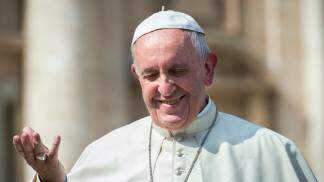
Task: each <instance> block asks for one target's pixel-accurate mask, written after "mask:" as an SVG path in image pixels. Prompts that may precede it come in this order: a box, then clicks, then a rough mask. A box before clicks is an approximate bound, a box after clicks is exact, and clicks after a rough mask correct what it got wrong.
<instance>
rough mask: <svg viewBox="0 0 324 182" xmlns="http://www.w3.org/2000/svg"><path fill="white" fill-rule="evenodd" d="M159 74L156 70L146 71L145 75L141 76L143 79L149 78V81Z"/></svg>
mask: <svg viewBox="0 0 324 182" xmlns="http://www.w3.org/2000/svg"><path fill="white" fill-rule="evenodd" d="M158 76H159V73H158V72H156V73H147V74H145V75H143V78H144V79H145V80H149V81H154V80H155V79H157V78H158Z"/></svg>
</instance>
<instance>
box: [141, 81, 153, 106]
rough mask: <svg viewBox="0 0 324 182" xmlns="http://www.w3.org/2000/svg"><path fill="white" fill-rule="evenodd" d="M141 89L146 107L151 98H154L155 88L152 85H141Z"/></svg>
mask: <svg viewBox="0 0 324 182" xmlns="http://www.w3.org/2000/svg"><path fill="white" fill-rule="evenodd" d="M141 87H142V95H143V99H144V102H145V104H146V105H149V104H150V101H151V100H152V98H153V97H154V94H155V90H156V89H155V86H154V85H152V84H145V83H143V84H141Z"/></svg>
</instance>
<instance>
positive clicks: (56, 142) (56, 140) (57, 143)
mask: <svg viewBox="0 0 324 182" xmlns="http://www.w3.org/2000/svg"><path fill="white" fill-rule="evenodd" d="M60 143H61V136H60V135H56V136H55V138H54V141H53V144H52V148H51V149H50V151H49V157H50V158H55V157H57V155H58V150H59V146H60Z"/></svg>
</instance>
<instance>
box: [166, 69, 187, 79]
mask: <svg viewBox="0 0 324 182" xmlns="http://www.w3.org/2000/svg"><path fill="white" fill-rule="evenodd" d="M186 73H188V69H187V68H172V69H170V70H169V74H170V75H173V76H176V77H178V76H183V75H185V74H186Z"/></svg>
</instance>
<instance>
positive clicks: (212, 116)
mask: <svg viewBox="0 0 324 182" xmlns="http://www.w3.org/2000/svg"><path fill="white" fill-rule="evenodd" d="M131 50H132V55H133V58H134V63H133V65H132V67H131V69H132V72H133V73H134V76H135V77H136V78H137V79H138V81H139V82H140V85H141V88H142V95H143V98H144V102H145V105H146V107H147V109H148V111H149V113H150V116H148V117H145V118H142V119H140V120H138V121H135V122H133V123H131V124H129V125H127V126H124V127H122V128H119V129H116V130H114V131H112V132H111V133H109V134H107V135H105V136H103V137H102V138H100V139H98V140H97V141H95V142H93V143H92V144H90V145H89V146H88V147H87V148H86V149H85V150H84V152H83V153H82V155H81V157H80V158H79V160H78V161H77V163H76V164H75V166H74V167H73V168H72V170H71V172H70V173H69V174H68V175H66V174H65V171H64V168H63V167H62V165H61V163H60V162H59V160H58V157H57V152H58V147H59V143H60V140H61V139H60V137H59V136H57V137H56V139H55V140H54V143H53V147H52V149H51V150H48V149H47V148H46V147H45V146H44V145H43V144H42V143H41V139H40V136H39V135H38V133H36V132H35V131H33V130H32V129H31V128H25V129H24V131H23V133H22V134H21V135H16V136H15V137H14V139H13V143H14V145H15V147H16V149H17V151H18V152H19V153H20V154H21V155H22V156H24V157H25V159H26V161H27V162H28V163H29V164H30V165H31V166H32V167H33V168H34V169H35V170H36V172H37V173H38V177H39V179H38V178H37V177H35V179H34V180H35V181H36V180H41V181H64V180H68V181H86V182H91V181H93V182H98V181H151V182H152V181H181V182H182V181H192V182H199V181H204V182H208V181H210V182H212V181H236V182H239V181H249V182H260V181H269V182H274V181H316V178H315V177H314V175H313V173H312V171H311V170H310V168H309V167H308V165H307V163H306V162H305V160H304V159H303V157H302V155H301V154H300V152H299V151H298V149H297V148H296V146H295V145H294V144H293V143H292V142H291V141H290V140H289V139H287V138H285V137H283V136H281V135H279V134H277V133H275V132H273V131H271V130H268V129H266V128H262V127H260V126H257V125H254V124H252V123H249V122H247V121H245V120H243V119H240V118H238V117H235V116H232V115H229V114H225V113H222V112H219V111H218V109H217V107H216V106H215V104H214V102H213V100H212V99H211V98H209V97H208V95H207V94H206V90H205V88H206V87H207V86H210V85H211V84H212V81H213V77H214V69H215V66H216V63H217V59H216V56H215V55H214V54H213V53H211V52H210V50H209V48H208V45H207V43H206V40H205V38H204V31H203V30H202V29H201V27H200V26H199V25H198V23H197V22H196V21H195V20H194V19H193V18H192V17H190V16H189V15H186V14H184V13H180V12H175V11H161V12H158V13H155V14H153V15H151V16H150V17H148V18H147V19H145V20H144V21H143V22H142V23H141V24H139V25H138V27H137V28H136V30H135V33H134V37H133V41H132V47H131Z"/></svg>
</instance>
